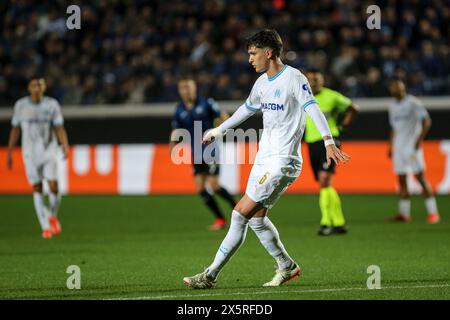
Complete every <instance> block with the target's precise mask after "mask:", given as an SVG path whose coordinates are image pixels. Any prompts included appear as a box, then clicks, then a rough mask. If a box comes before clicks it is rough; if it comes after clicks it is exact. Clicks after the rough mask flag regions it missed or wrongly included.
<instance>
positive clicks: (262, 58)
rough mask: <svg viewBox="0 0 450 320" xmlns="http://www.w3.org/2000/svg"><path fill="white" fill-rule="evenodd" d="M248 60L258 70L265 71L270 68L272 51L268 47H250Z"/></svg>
mask: <svg viewBox="0 0 450 320" xmlns="http://www.w3.org/2000/svg"><path fill="white" fill-rule="evenodd" d="M248 55H249V58H248V62H249V63H250V64H251V65H252V66H253V68H255V71H256V72H258V73H259V72H264V71H266V70H267V69H268V68H269V63H270V53H269V50H268V49H263V48H256V47H250V48H248Z"/></svg>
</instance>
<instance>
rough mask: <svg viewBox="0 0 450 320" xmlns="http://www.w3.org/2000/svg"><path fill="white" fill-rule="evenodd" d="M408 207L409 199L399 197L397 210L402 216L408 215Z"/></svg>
mask: <svg viewBox="0 0 450 320" xmlns="http://www.w3.org/2000/svg"><path fill="white" fill-rule="evenodd" d="M410 208H411V200H409V199H400V201H399V202H398V212H399V213H400V214H401V215H402V216H406V217H409V212H410Z"/></svg>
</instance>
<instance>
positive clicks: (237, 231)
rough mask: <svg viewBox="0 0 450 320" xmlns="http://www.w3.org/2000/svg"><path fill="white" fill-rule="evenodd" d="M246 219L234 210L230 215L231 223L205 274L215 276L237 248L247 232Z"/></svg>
mask: <svg viewBox="0 0 450 320" xmlns="http://www.w3.org/2000/svg"><path fill="white" fill-rule="evenodd" d="M247 226H248V219H247V218H245V217H244V216H243V215H241V214H240V213H239V212H237V211H236V210H233V214H232V215H231V224H230V229H228V233H227V235H226V236H225V238H224V239H223V241H222V244H221V245H220V247H219V250H218V251H217V253H216V257H215V258H214V262H213V263H212V264H211V265H210V266H209V267H208V269H207V270H208V271H207V274H208V276H210V277H212V278H214V279H215V278H217V275H218V274H219V272H220V270H222V268H223V267H224V266H225V264H226V263H227V262H228V260H230V259H231V257H232V256H233V254H234V253H235V252H236V251H237V249H239V247H240V246H241V244H242V243H243V242H244V240H245V236H246V234H247Z"/></svg>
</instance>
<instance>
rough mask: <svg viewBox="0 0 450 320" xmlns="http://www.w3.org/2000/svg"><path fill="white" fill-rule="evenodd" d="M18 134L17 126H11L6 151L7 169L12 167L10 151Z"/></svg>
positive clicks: (17, 138)
mask: <svg viewBox="0 0 450 320" xmlns="http://www.w3.org/2000/svg"><path fill="white" fill-rule="evenodd" d="M19 135H20V128H19V127H12V128H11V131H9V139H8V152H7V153H6V165H7V167H8V169H9V170H11V169H12V167H13V158H12V152H13V149H14V147H15V146H16V144H17V141H18V140H19Z"/></svg>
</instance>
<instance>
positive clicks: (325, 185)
mask: <svg viewBox="0 0 450 320" xmlns="http://www.w3.org/2000/svg"><path fill="white" fill-rule="evenodd" d="M319 185H320V187H321V188H328V187H329V186H330V185H331V183H330V180H328V179H323V180H319Z"/></svg>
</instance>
